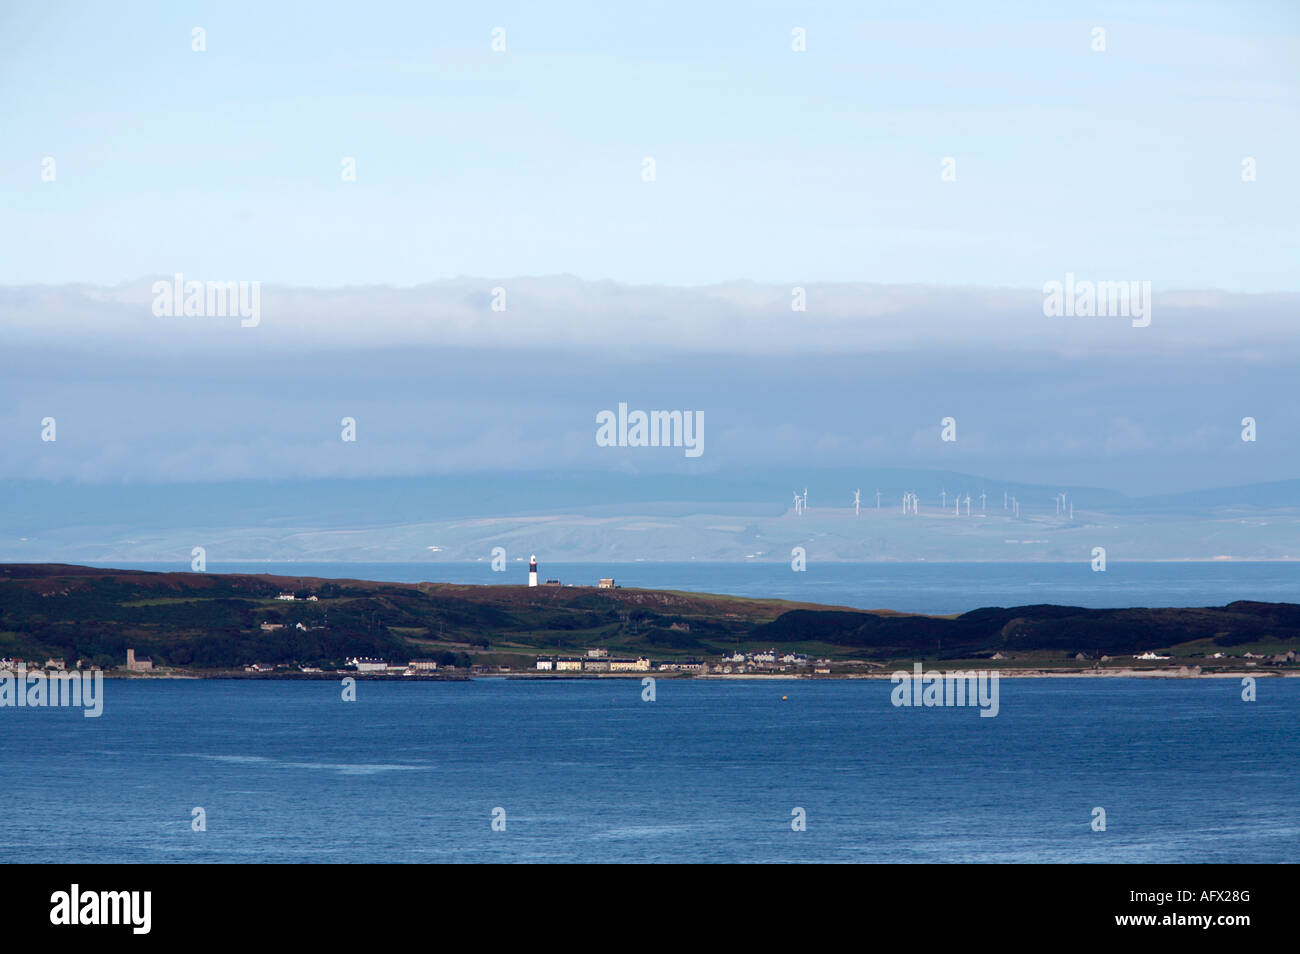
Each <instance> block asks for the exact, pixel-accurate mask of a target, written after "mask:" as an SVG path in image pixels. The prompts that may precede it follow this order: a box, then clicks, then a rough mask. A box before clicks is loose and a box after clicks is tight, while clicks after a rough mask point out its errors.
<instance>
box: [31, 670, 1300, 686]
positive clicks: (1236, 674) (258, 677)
mask: <svg viewBox="0 0 1300 954" xmlns="http://www.w3.org/2000/svg"><path fill="white" fill-rule="evenodd" d="M898 671H903V672H906V670H898ZM956 671H961V672H967V671H979V672H988V673H989V674H997V676H998V677H999V678H1004V679H1188V680H1193V679H1244V678H1247V677H1264V678H1270V679H1295V678H1300V672H1282V671H1278V670H1273V669H1260V670H1247V669H1242V670H1221V671H1215V672H1200V673H1191V672H1186V671H1183V670H1181V669H1129V668H1125V669H983V670H980V669H975V668H974V667H959V668H957V669H927V670H925V672H927V673H929V672H943V673H947V672H956ZM894 672H895V670H889V671H884V670H878V671H875V672H862V673H850V672H843V673H830V674H827V673H820V674H817V675H813V674H812V673H787V672H775V673H761V672H759V673H683V672H666V673H656V672H628V673H590V674H587V675H582V674H576V673H575V674H569V673H565V674H564V675H552V674H548V673H530V672H491V673H489V672H479V673H463V674H461V673H457V674H451V673H448V674H446V675H437V676H383V675H372V674H369V673H349V672H338V673H233V672H212V673H199V672H170V673H150V674H148V675H146V674H143V673H131V674H127V673H112V674H110V673H105V674H104V678H105V679H116V680H130V681H135V682H151V681H162V680H178V679H183V680H240V681H248V682H336V681H339V680H342V679H349V678H351V679H356V680H357V681H358V682H392V683H411V682H420V683H430V682H473V681H474V680H476V679H502V680H507V681H515V682H591V681H596V680H601V679H622V680H628V679H630V680H633V681H637V680H641V679H644V678H646V677H650V678H653V679H656V680H658V679H674V680H687V681H689V680H695V679H698V680H701V681H706V682H721V681H746V680H748V681H751V682H799V681H805V680H807V681H815V682H825V681H843V680H883V681H886V682H888V681H890V680H891V679H892V678H893V674H894ZM29 675H34V673H29Z"/></svg>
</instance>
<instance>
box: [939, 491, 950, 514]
mask: <svg viewBox="0 0 1300 954" xmlns="http://www.w3.org/2000/svg"><path fill="white" fill-rule="evenodd" d="M939 505H940V506H941V507H943V508H944V509H945V510H946V509H947V508H948V491H946V490H941V491H939Z"/></svg>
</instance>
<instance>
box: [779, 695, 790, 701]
mask: <svg viewBox="0 0 1300 954" xmlns="http://www.w3.org/2000/svg"><path fill="white" fill-rule="evenodd" d="M788 698H789V696H782V697H781V701H782V702H785V700H786V699H788Z"/></svg>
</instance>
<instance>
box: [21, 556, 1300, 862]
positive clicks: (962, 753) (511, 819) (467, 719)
mask: <svg viewBox="0 0 1300 954" xmlns="http://www.w3.org/2000/svg"><path fill="white" fill-rule="evenodd" d="M136 566H138V567H139V568H142V569H176V568H175V567H168V566H165V565H160V564H137V565H136ZM1298 566H1300V565H1297V564H1177V563H1176V564H1116V563H1112V564H1110V566H1109V567H1108V568H1107V570H1106V571H1105V572H1104V573H1093V572H1091V570H1090V569H1089V568H1088V566H1087V565H1086V564H1085V565H1084V566H1083V567H1082V568H1080V567H1078V566H1073V565H1070V566H1065V565H1037V564H1036V565H1025V564H1019V565H1017V564H982V565H981V564H951V565H937V564H933V565H926V564H920V565H918V564H912V565H906V566H902V565H881V564H858V565H850V564H838V565H832V566H821V567H817V566H813V565H810V566H809V568H808V571H807V573H806V574H796V573H792V572H791V571H790V569H789V568H788V567H784V566H773V565H770V564H758V565H741V566H734V565H719V564H696V563H690V564H649V563H647V564H621V565H617V566H612V567H611V566H609V565H595V564H554V565H552V566H550V567H546V566H544V567H543V576H544V577H547V576H550V577H556V578H560V579H562V580H563V581H564V582H574V583H591V582H594V580H595V579H596V578H598V577H600V576H610V575H613V576H614V577H615V578H616V579H617V580H618V582H619V583H620V585H626V586H644V587H655V588H668V589H684V590H699V591H706V592H722V593H733V594H738V595H751V596H771V597H780V598H784V599H799V600H814V601H817V602H825V603H832V604H839V605H845V606H857V607H865V608H875V607H888V608H893V609H899V610H911V611H924V612H932V613H955V612H963V611H965V610H968V609H973V608H975V607H977V606H986V605H1016V604H1024V603H1042V602H1053V603H1070V604H1074V605H1081V606H1138V605H1145V606H1194V605H1216V604H1218V605H1221V604H1223V603H1227V602H1231V601H1232V600H1236V599H1257V600H1289V601H1295V599H1296V596H1297V592H1298V591H1300V587H1298V586H1297V568H1298ZM209 571H211V572H236V571H238V572H274V573H279V574H283V575H295V576H330V577H345V578H360V579H383V580H420V579H425V580H445V581H451V582H483V583H488V582H504V581H509V580H511V579H513V578H514V577H515V576H520V575H522V574H521V572H520V570H519V569H518V568H517V567H515V566H514V565H512V566H511V567H510V568H509V569H508V570H507V571H506V572H505V573H494V572H492V571H491V569H490V567H488V566H487V565H484V564H419V565H416V564H409V565H408V564H265V563H258V564H237V565H236V564H227V565H221V564H209ZM523 572H526V571H523ZM892 688H893V687H892V686H891V684H890V683H889V682H888V681H884V680H824V681H812V680H777V679H767V680H765V679H733V680H727V681H707V680H698V679H659V680H658V681H657V682H656V683H655V684H654V687H653V689H654V692H653V693H652V694H651V693H648V692H647V687H645V686H643V684H642V682H641V680H640V679H612V678H611V679H597V680H579V679H575V680H548V681H538V680H527V679H506V678H500V677H488V678H475V679H473V680H466V681H460V682H450V681H447V682H424V681H421V682H412V681H401V680H396V679H395V680H393V681H391V682H389V681H361V682H359V683H358V684H357V685H356V686H355V700H352V701H346V700H345V698H344V695H345V687H343V686H342V685H341V684H340V683H339V682H334V681H332V680H323V681H313V682H295V681H277V680H268V681H261V680H259V681H240V680H163V679H158V680H121V679H113V680H107V681H105V683H104V690H103V691H104V706H103V713H102V715H101V716H99V717H98V718H85V717H84V715H83V714H82V712H81V711H80V710H77V709H70V708H68V709H59V708H3V709H0V785H3V791H4V793H5V809H4V811H2V812H0V860H2V861H6V862H17V861H23V862H42V863H43V862H77V863H95V862H128V863H132V862H218V863H220V862H282V863H312V862H331V863H361V862H413V863H420V862H510V863H513V862H614V863H621V862H633V863H634V862H738V863H749V862H890V863H892V862H1051V863H1063V862H1106V863H1149V862H1244V863H1275V862H1286V863H1294V862H1297V861H1300V813H1297V812H1296V810H1295V806H1296V805H1297V803H1300V755H1297V751H1298V747H1297V741H1298V737H1300V732H1298V731H1297V725H1298V724H1300V723H1298V720H1297V716H1300V679H1280V678H1261V679H1258V680H1257V682H1256V686H1255V698H1254V700H1253V701H1246V700H1245V699H1244V698H1243V694H1244V693H1245V690H1244V688H1243V685H1242V683H1241V681H1240V680H1238V679H1224V678H1216V679H1210V678H1205V679H1141V678H1113V677H1107V678H1008V679H1003V680H1001V682H1000V687H999V695H1000V700H999V705H998V711H997V715H996V716H995V717H991V718H989V717H981V715H980V711H981V710H980V709H979V708H937V707H936V708H909V707H896V706H894V705H893V704H892V702H891V690H892ZM648 696H649V697H650V698H648ZM200 822H201V824H200ZM1102 823H1104V824H1102Z"/></svg>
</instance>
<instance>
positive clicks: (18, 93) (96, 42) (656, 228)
mask: <svg viewBox="0 0 1300 954" xmlns="http://www.w3.org/2000/svg"><path fill="white" fill-rule="evenodd" d="M196 27H199V28H202V29H203V30H204V36H203V39H204V45H205V49H204V51H202V52H196V51H195V50H193V49H192V45H193V42H194V40H193V34H192V31H193V30H194V29H195V28H196ZM498 27H499V28H501V29H503V30H504V41H505V50H504V51H503V52H495V51H493V49H492V42H493V32H492V31H493V30H494V29H495V28H498ZM1097 27H1100V28H1102V29H1104V31H1105V50H1104V51H1103V52H1094V51H1093V49H1092V45H1093V43H1094V37H1093V31H1094V29H1095V28H1097ZM795 28H801V29H803V30H804V31H805V36H806V50H804V51H801V52H796V51H795V50H793V49H792V31H793V30H794V29H795ZM1298 76H1300V5H1297V4H1295V3H1292V2H1276V3H1268V2H1258V3H1239V2H1238V3H1168V4H1166V3H1130V2H1124V3H1070V2H1060V3H1051V4H1042V3H1035V2H1024V3H998V2H990V3H980V4H978V5H971V4H966V3H926V2H916V3H885V2H878V3H820V2H819V3H748V2H747V3H730V4H729V3H710V4H696V3H655V4H649V5H646V4H614V5H611V4H597V3H590V4H584V3H572V4H536V3H520V4H501V3H484V4H461V5H453V4H442V3H439V4H431V3H371V4H366V5H360V6H359V5H355V4H345V5H342V4H341V5H331V4H322V3H299V4H290V3H285V4H265V3H220V4H202V3H200V4H185V5H177V4H169V3H132V4H127V5H123V4H107V3H104V4H96V3H41V4H5V5H4V6H3V7H2V8H0V131H2V135H0V190H2V192H3V194H2V196H0V198H2V199H3V203H2V205H3V210H4V211H3V220H2V222H0V284H3V285H27V284H32V283H46V284H64V283H95V284H101V285H114V284H116V283H119V282H127V281H133V280H138V279H140V278H143V277H146V276H155V275H166V274H172V273H175V272H182V273H186V274H189V275H194V276H201V277H203V278H210V279H212V280H247V281H262V282H266V283H276V284H280V285H289V286H301V287H314V288H337V287H342V286H347V285H373V284H391V285H396V286H413V285H418V284H421V283H424V282H431V281H438V280H443V279H448V278H453V277H456V276H541V275H557V274H569V275H574V276H577V277H579V278H581V279H584V280H588V281H602V280H608V281H615V282H625V283H634V284H647V283H648V284H659V283H662V284H667V285H704V284H711V283H718V282H731V281H737V280H750V281H755V282H766V283H776V284H781V283H787V284H788V283H793V282H875V283H888V284H907V283H919V284H925V285H952V286H965V285H974V286H983V287H1016V288H1039V287H1041V286H1042V284H1043V283H1044V282H1045V281H1047V280H1050V279H1052V278H1060V277H1061V276H1063V275H1064V274H1065V273H1066V272H1067V271H1072V272H1074V273H1076V274H1079V275H1093V276H1097V277H1099V278H1113V279H1117V280H1118V279H1137V280H1147V281H1151V282H1152V283H1153V285H1154V286H1155V287H1156V288H1157V289H1158V290H1173V289H1203V288H1212V289H1223V290H1227V291H1232V292H1277V291H1297V290H1300V270H1298V269H1297V268H1296V262H1297V261H1300V242H1298V241H1297V234H1296V233H1297V230H1296V228H1295V223H1296V221H1297V220H1298V218H1300V215H1298V213H1300V186H1298V185H1297V178H1296V175H1295V170H1296V169H1297V168H1298V167H1300V149H1298V148H1297V147H1298V146H1300V83H1298V81H1297V77H1298ZM47 157H49V158H52V159H53V160H54V166H53V169H54V179H53V181H44V180H43V179H42V171H43V169H44V168H45V167H44V166H43V161H44V160H45V159H46V158H47ZM1245 157H1250V158H1252V159H1253V160H1254V162H1255V169H1256V179H1255V181H1252V182H1243V181H1242V174H1241V173H1242V161H1243V159H1244V158H1245ZM345 158H352V159H354V160H355V163H356V165H355V169H356V178H355V181H343V178H342V169H343V161H344V159H345ZM646 158H652V159H653V160H654V162H655V179H654V181H652V182H646V181H643V162H644V160H645V159H646ZM945 158H952V159H953V160H954V161H955V165H954V166H953V167H952V168H953V169H954V171H955V179H954V180H952V181H944V179H943V178H942V177H941V173H942V172H943V168H944V167H943V160H944V159H945Z"/></svg>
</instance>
